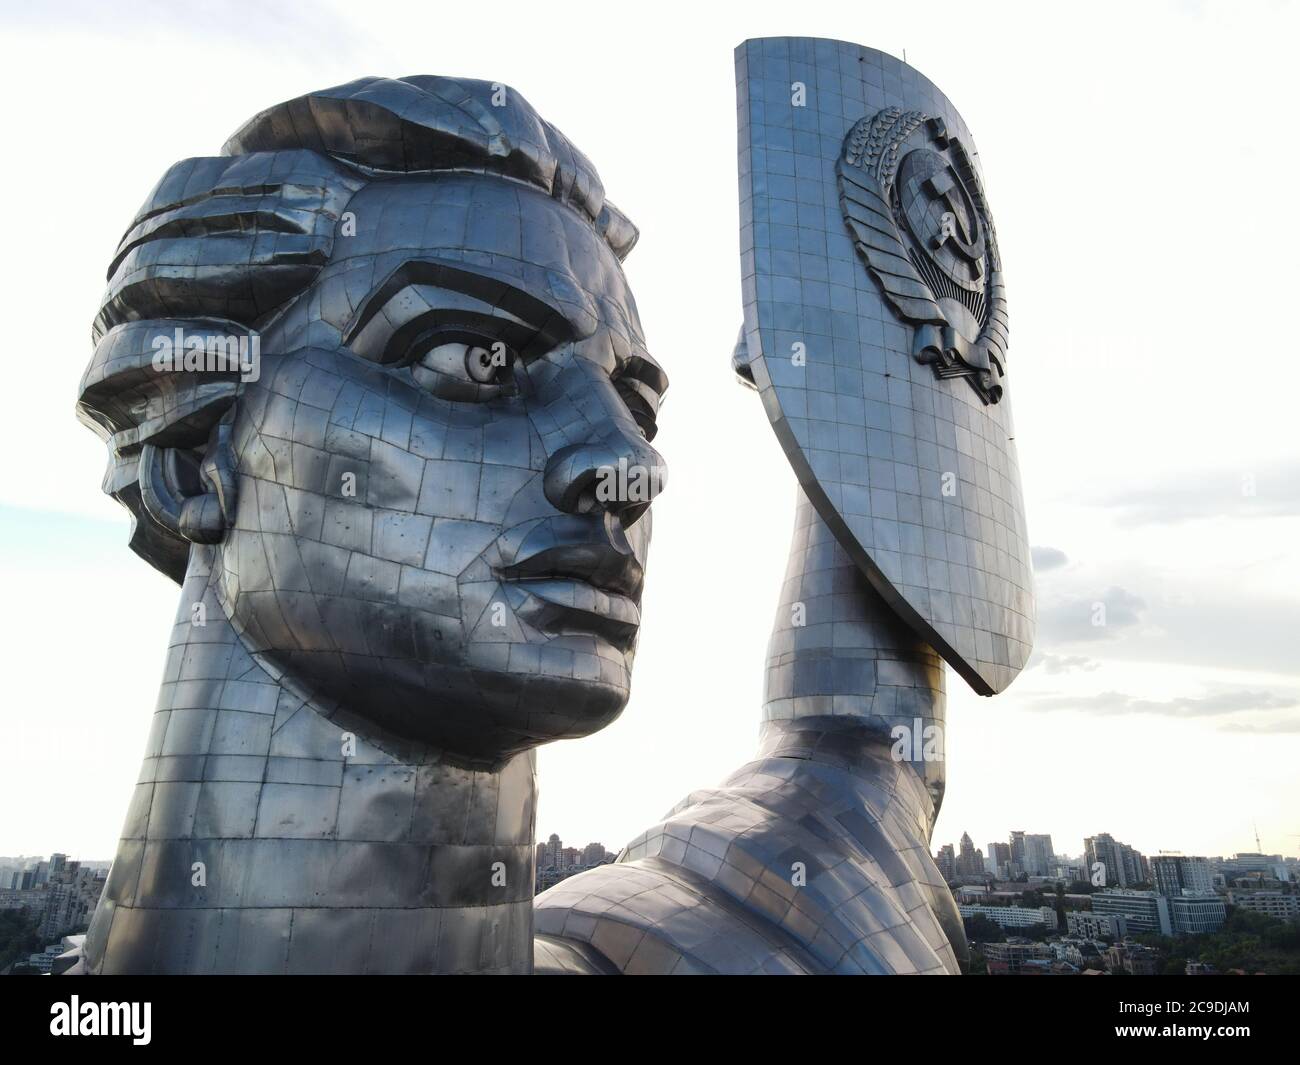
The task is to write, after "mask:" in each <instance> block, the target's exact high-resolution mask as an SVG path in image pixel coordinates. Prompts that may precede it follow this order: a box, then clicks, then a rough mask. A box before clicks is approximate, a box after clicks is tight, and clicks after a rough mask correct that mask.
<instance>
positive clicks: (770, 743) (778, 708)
mask: <svg viewBox="0 0 1300 1065" xmlns="http://www.w3.org/2000/svg"><path fill="white" fill-rule="evenodd" d="M944 704H945V694H944V669H943V662H942V660H941V659H940V658H939V656H938V654H937V653H936V652H935V651H934V650H933V649H931V648H930V646H929V645H928V644H926V643H925V642H924V641H922V640H921V639H919V638H918V637H917V636H916V635H915V634H914V633H913V632H912V630H911V629H909V628H908V627H907V626H906V625H905V624H904V623H903V622H902V621H900V620H899V619H898V617H897V616H896V615H895V614H894V613H893V611H892V610H890V608H889V607H888V605H887V604H886V603H885V601H884V600H883V599H882V598H881V597H880V595H879V594H878V593H877V592H876V591H875V590H874V589H873V588H872V587H871V585H870V584H869V583H868V581H867V579H866V577H864V576H863V575H862V573H861V571H860V570H859V569H858V568H857V567H856V566H855V565H854V564H853V562H852V561H851V560H850V559H849V556H848V555H847V553H846V552H845V551H844V549H843V548H842V547H840V545H839V543H838V542H837V541H836V539H835V537H834V535H833V534H832V533H831V531H830V529H829V528H828V527H827V526H826V523H825V522H823V521H822V519H821V518H820V517H819V516H818V514H817V512H816V510H815V509H814V507H813V505H812V504H811V503H810V502H809V500H808V497H807V496H806V495H805V494H804V493H803V491H802V489H801V490H800V491H799V499H798V505H797V508H796V513H795V529H794V538H793V540H792V542H791V544H790V560H789V563H788V565H787V567H786V574H785V582H784V584H783V585H782V589H781V603H780V606H779V607H778V609H777V616H776V624H775V626H774V627H773V629H772V636H771V639H770V641H769V643H768V656H767V675H766V682H765V685H764V701H763V722H764V724H763V748H764V751H765V753H767V754H772V753H783V754H785V755H786V756H790V757H812V758H815V759H817V760H822V761H832V762H834V763H835V764H839V765H842V766H845V767H851V768H854V769H855V771H858V772H862V773H867V774H871V775H875V774H878V772H879V769H878V766H879V764H880V763H879V759H880V757H881V756H882V755H883V756H884V757H887V758H891V759H892V760H893V761H896V762H897V761H901V762H904V763H906V764H907V766H908V767H909V769H910V770H911V771H912V772H913V773H915V774H916V776H917V777H919V778H920V780H921V782H922V783H923V785H924V788H923V789H914V790H915V793H916V796H917V798H916V803H917V805H918V808H917V809H916V810H915V811H914V813H915V816H916V817H917V819H918V821H919V822H920V823H921V824H922V825H923V826H924V831H925V836H926V838H927V839H928V838H929V834H930V830H931V829H932V828H933V827H934V819H935V817H937V816H938V813H939V806H940V803H941V802H942V801H943V787H944V769H943V767H944V763H943V755H944V749H943V722H944ZM819 732H820V733H821V734H823V736H824V739H823V740H822V741H821V742H819V743H815V744H814V743H813V741H812V739H811V737H812V736H813V735H814V733H819ZM814 747H815V748H816V749H814ZM795 752H803V753H801V754H798V753H795Z"/></svg>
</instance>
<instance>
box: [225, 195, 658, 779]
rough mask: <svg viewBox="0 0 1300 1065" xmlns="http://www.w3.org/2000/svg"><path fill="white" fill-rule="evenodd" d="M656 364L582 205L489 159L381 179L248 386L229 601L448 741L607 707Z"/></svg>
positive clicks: (267, 655) (485, 746) (458, 751)
mask: <svg viewBox="0 0 1300 1065" xmlns="http://www.w3.org/2000/svg"><path fill="white" fill-rule="evenodd" d="M664 385H665V379H664V377H663V374H662V371H660V370H659V368H658V366H657V364H656V363H655V362H654V361H653V360H652V359H651V357H650V356H649V354H648V352H647V351H646V349H645V345H644V341H643V339H642V337H641V330H640V324H639V322H638V320H637V314H636V309H635V305H634V303H633V301H632V297H631V293H630V292H629V291H628V289H627V286H626V282H625V280H624V277H623V273H622V270H621V267H620V266H619V263H618V261H617V259H616V258H615V256H614V255H613V253H612V252H611V251H610V249H609V248H608V246H607V245H606V244H605V243H604V241H603V240H602V239H601V238H600V237H599V235H598V234H596V233H595V232H594V230H593V229H592V228H591V226H590V225H589V224H587V223H586V222H585V221H584V220H583V219H582V218H580V217H579V216H578V215H577V214H576V213H575V212H574V211H573V210H571V209H569V208H567V207H565V206H564V205H562V204H561V203H559V202H557V201H556V200H555V199H552V198H551V197H549V196H547V195H546V194H545V193H543V192H540V191H538V190H536V189H534V188H532V187H530V186H525V185H523V184H520V183H515V182H512V181H509V180H507V179H504V178H499V177H493V176H486V175H481V174H459V173H453V174H444V175H438V176H431V177H429V178H420V179H415V178H410V177H401V178H396V179H391V180H378V181H374V182H372V183H371V184H369V185H368V186H366V187H365V188H364V189H363V190H362V191H361V192H359V193H358V194H357V195H356V196H354V197H353V198H352V200H351V202H350V203H349V204H348V213H347V214H346V215H345V216H344V218H343V220H342V222H341V224H340V227H339V230H338V232H337V233H336V236H335V240H334V244H333V250H332V252H331V255H330V260H329V262H328V264H327V265H326V266H325V268H324V269H323V270H322V271H321V273H320V274H319V275H318V277H317V278H316V280H315V282H314V283H313V284H312V285H311V287H310V288H309V289H308V290H307V291H306V292H304V293H303V294H302V295H301V296H300V297H298V299H297V300H296V301H295V302H294V303H293V304H292V305H291V306H290V308H289V309H288V310H287V311H285V312H284V313H283V314H282V315H281V317H280V318H278V319H277V320H276V321H275V322H274V323H273V324H271V325H269V326H268V327H267V328H266V329H265V330H264V331H263V333H262V336H261V366H260V374H259V376H258V377H257V379H256V380H255V381H251V382H249V383H247V384H245V385H244V386H243V388H242V390H241V393H240V396H239V400H238V403H237V405H236V413H235V422H234V426H233V431H232V433H231V440H232V450H233V452H234V455H233V459H234V465H235V469H236V482H237V490H238V495H237V498H238V503H237V507H236V511H235V516H234V523H233V528H231V529H230V530H229V531H228V532H227V533H226V535H225V537H224V539H223V540H222V542H221V543H220V544H219V545H217V547H216V548H215V550H216V552H217V556H218V557H217V574H218V576H217V587H218V594H219V596H220V598H221V601H222V605H223V607H224V608H225V610H226V612H227V614H228V616H229V617H230V618H231V620H232V622H233V623H234V624H235V626H236V628H237V629H238V630H240V632H241V633H242V635H243V636H244V638H245V640H246V641H247V643H248V644H249V646H250V647H251V648H252V649H253V650H254V651H255V652H257V653H258V654H259V655H260V656H261V657H262V658H263V659H264V660H266V661H267V662H268V663H269V664H271V665H272V666H273V667H275V668H276V669H279V670H283V671H285V672H286V673H287V674H289V675H290V676H291V677H293V678H294V679H295V680H297V681H298V682H299V683H301V684H303V685H305V686H306V687H307V688H309V689H310V690H311V691H312V692H313V694H314V695H316V696H317V697H319V698H321V699H323V700H326V701H337V702H338V703H339V704H340V705H341V706H342V707H343V708H344V709H346V710H347V711H349V712H350V713H352V714H359V715H361V716H362V717H363V718H365V719H366V720H369V721H371V722H373V723H375V724H377V725H379V726H380V727H381V728H383V729H385V730H387V731H390V732H393V733H396V734H397V735H400V736H402V737H404V738H408V739H416V740H420V741H425V742H429V743H432V744H435V745H437V746H439V747H441V748H443V749H445V750H447V751H448V752H450V753H452V754H453V755H460V756H462V757H464V758H466V759H469V760H475V761H479V760H481V761H485V762H495V761H499V760H501V759H502V758H504V757H506V756H508V755H511V754H513V753H516V752H518V751H520V750H524V749H527V748H528V747H531V746H534V745H536V744H538V743H542V742H545V741H548V740H552V739H557V738H562V737H573V736H581V735H586V734H588V733H591V732H593V731H595V730H597V729H599V728H601V727H603V726H604V725H606V724H608V723H609V722H610V721H611V720H613V719H614V718H615V717H616V716H617V715H618V714H619V712H620V711H621V710H622V708H623V706H624V704H625V703H626V700H627V696H628V685H629V681H630V673H631V667H632V658H633V651H634V647H635V642H636V636H637V630H638V627H639V624H640V614H639V602H640V596H641V586H642V578H643V572H644V565H645V561H646V549H647V546H648V543H649V538H650V519H649V514H648V513H647V508H648V505H649V503H650V501H651V499H652V498H653V495H654V493H655V491H656V490H657V488H658V487H659V486H660V484H661V475H662V469H663V463H662V460H661V459H660V458H659V456H658V455H657V454H656V452H655V451H654V450H653V448H651V447H650V445H649V443H648V440H647V437H650V436H653V433H654V426H653V421H654V413H655V409H656V407H657V401H658V397H659V395H660V394H661V393H662V390H663V387H664Z"/></svg>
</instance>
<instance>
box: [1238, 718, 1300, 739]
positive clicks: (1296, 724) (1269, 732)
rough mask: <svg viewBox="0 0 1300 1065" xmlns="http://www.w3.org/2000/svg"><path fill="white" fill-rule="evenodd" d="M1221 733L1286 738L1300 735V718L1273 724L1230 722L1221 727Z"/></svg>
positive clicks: (1285, 719) (1287, 719) (1273, 722)
mask: <svg viewBox="0 0 1300 1065" xmlns="http://www.w3.org/2000/svg"><path fill="white" fill-rule="evenodd" d="M1219 731H1220V732H1236V733H1240V734H1245V735H1251V736H1285V735H1292V734H1297V733H1300V717H1290V718H1284V719H1283V720H1281V721H1272V722H1267V721H1266V722H1263V723H1262V724H1261V723H1256V722H1246V721H1230V722H1228V723H1227V724H1226V725H1220V726H1219Z"/></svg>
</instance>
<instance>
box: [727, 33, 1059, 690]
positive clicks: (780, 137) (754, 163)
mask: <svg viewBox="0 0 1300 1065" xmlns="http://www.w3.org/2000/svg"><path fill="white" fill-rule="evenodd" d="M736 89H737V96H738V114H739V127H740V198H741V264H742V274H743V288H744V301H745V323H744V327H743V330H742V337H741V342H740V344H739V345H738V348H737V362H738V364H740V366H741V369H742V372H743V373H745V375H746V376H748V377H750V378H751V379H752V381H753V382H754V385H755V387H756V388H757V389H758V390H759V392H760V394H761V395H762V398H763V405H764V408H765V409H766V410H767V413H768V416H769V418H770V419H771V421H772V425H773V427H774V428H775V430H776V433H777V436H778V438H779V439H780V441H781V444H782V446H783V447H784V449H785V452H786V455H787V457H788V458H789V460H790V462H791V464H792V465H793V466H794V469H795V472H796V475H797V476H798V479H799V482H800V484H801V485H802V487H803V490H804V491H805V492H806V493H807V495H808V497H809V498H810V499H811V500H812V502H813V504H814V506H815V507H816V508H817V510H818V512H819V514H820V515H821V516H822V518H823V520H825V521H826V523H827V524H828V525H829V526H830V528H831V529H832V530H833V532H834V533H835V535H836V537H837V538H838V539H839V540H840V542H841V544H842V545H843V546H844V548H845V550H846V551H847V552H848V553H849V555H850V556H851V557H852V558H853V560H854V561H855V562H856V563H857V565H858V566H859V567H860V568H861V569H862V570H863V572H864V573H865V574H866V576H867V578H868V579H869V580H870V581H871V583H872V585H873V587H875V588H876V589H877V590H878V591H879V592H880V594H881V595H882V596H883V597H884V598H885V600H886V602H888V603H889V604H890V606H891V607H892V608H893V609H894V610H895V611H896V612H897V613H898V615H899V616H900V617H901V618H902V619H903V620H904V621H906V622H907V623H908V624H909V625H910V626H912V628H914V629H915V630H916V632H917V634H918V635H919V636H920V637H922V638H923V639H925V640H926V641H927V642H928V643H930V644H931V645H932V646H933V647H934V648H935V650H937V651H938V652H939V653H940V654H941V655H943V657H944V658H945V659H946V660H947V661H948V663H949V664H950V665H951V666H952V667H953V668H954V669H955V670H956V671H957V672H958V673H959V674H960V675H961V676H962V677H963V678H964V679H965V680H966V681H967V682H968V683H969V684H970V685H971V687H972V688H974V689H975V690H976V691H977V692H979V693H980V694H982V695H993V694H995V693H997V692H999V691H1002V690H1003V689H1004V688H1005V687H1006V686H1007V685H1008V684H1010V683H1011V681H1012V680H1013V679H1014V678H1015V677H1016V674H1018V673H1019V672H1020V670H1021V669H1022V668H1023V667H1024V665H1025V661H1026V659H1027V658H1028V657H1029V652H1030V647H1031V644H1032V643H1033V635H1034V617H1035V610H1034V594H1033V572H1032V569H1031V565H1030V557H1029V545H1028V538H1027V534H1026V530H1025V515H1024V501H1023V499H1022V495H1021V489H1020V474H1019V469H1018V466H1017V461H1016V448H1015V442H1014V435H1015V434H1014V430H1013V428H1012V422H1011V402H1010V390H1009V376H1008V365H1007V337H1008V333H1007V311H1006V294H1005V290H1004V286H1003V280H1002V263H1001V259H1000V257H999V254H998V247H997V237H996V232H995V230H994V227H993V219H992V215H991V213H990V210H989V205H988V200H987V198H986V195H985V190H984V182H983V178H982V176H981V174H980V167H979V160H978V157H977V155H976V153H975V148H974V142H973V141H972V139H971V136H970V132H969V131H968V130H967V128H966V125H965V123H964V122H963V121H962V119H961V116H960V115H959V114H958V113H957V111H956V109H955V108H954V107H953V106H952V104H951V103H949V102H948V100H947V98H946V97H945V96H944V95H943V93H941V92H940V91H939V90H938V89H937V88H935V86H934V85H933V84H931V83H930V81H928V80H927V79H926V78H925V77H924V76H922V75H921V74H919V73H918V72H917V71H915V70H913V69H912V68H911V67H909V66H907V64H905V63H903V62H901V61H900V60H898V59H895V58H894V57H893V56H890V55H886V54H884V53H883V52H877V51H874V50H873V49H869V48H862V47H860V46H858V45H854V44H847V43H844V42H840V41H828V40H819V39H812V38H802V37H774V38H764V39H759V40H751V41H746V42H745V43H744V44H742V45H740V47H739V48H737V50H736Z"/></svg>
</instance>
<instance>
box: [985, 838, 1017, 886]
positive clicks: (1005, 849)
mask: <svg viewBox="0 0 1300 1065" xmlns="http://www.w3.org/2000/svg"><path fill="white" fill-rule="evenodd" d="M984 864H985V865H986V866H987V867H988V871H989V872H990V873H992V874H993V875H994V876H996V877H999V878H1009V877H1010V875H1011V874H1010V872H1009V870H1008V869H1007V866H1008V865H1010V864H1011V846H1010V844H1007V843H990V844H989V846H988V850H987V851H986V852H985V853H984Z"/></svg>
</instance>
